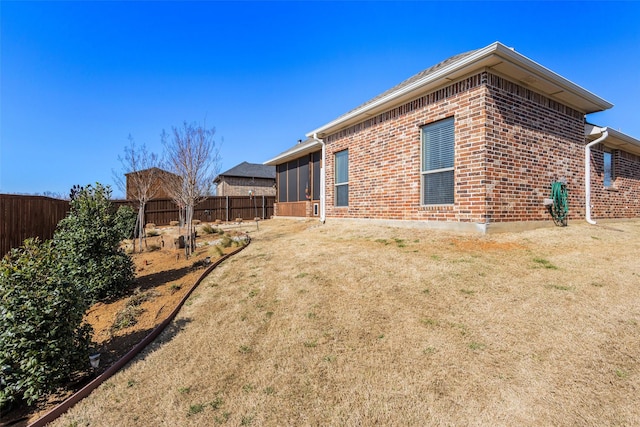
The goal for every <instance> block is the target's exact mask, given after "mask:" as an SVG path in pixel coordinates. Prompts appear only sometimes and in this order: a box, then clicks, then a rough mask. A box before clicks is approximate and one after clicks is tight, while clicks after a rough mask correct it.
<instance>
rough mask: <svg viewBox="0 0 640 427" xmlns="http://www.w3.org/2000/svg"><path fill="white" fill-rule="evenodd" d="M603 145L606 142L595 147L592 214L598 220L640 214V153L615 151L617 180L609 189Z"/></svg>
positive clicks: (592, 178) (592, 167)
mask: <svg viewBox="0 0 640 427" xmlns="http://www.w3.org/2000/svg"><path fill="white" fill-rule="evenodd" d="M605 143H606V140H605ZM603 148H604V147H603V146H602V144H597V145H595V146H594V147H592V148H591V205H592V206H593V207H592V209H591V217H592V218H593V219H595V220H598V219H603V218H634V217H638V216H640V156H636V155H634V154H631V153H627V152H625V151H620V150H612V154H613V162H612V163H613V178H614V180H613V185H612V186H611V187H610V188H605V187H604V177H603V169H604V167H603V151H604V150H603Z"/></svg>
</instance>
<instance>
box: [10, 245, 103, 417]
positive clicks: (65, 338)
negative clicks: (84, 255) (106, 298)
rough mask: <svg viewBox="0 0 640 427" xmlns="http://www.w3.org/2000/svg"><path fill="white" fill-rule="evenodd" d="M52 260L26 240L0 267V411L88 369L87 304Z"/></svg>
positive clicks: (49, 247)
mask: <svg viewBox="0 0 640 427" xmlns="http://www.w3.org/2000/svg"><path fill="white" fill-rule="evenodd" d="M56 258H57V257H56V252H55V251H54V250H53V248H52V245H51V242H45V243H41V242H40V241H38V240H35V239H27V240H25V242H24V246H23V247H21V248H18V249H13V250H12V251H11V252H10V253H9V254H7V256H5V257H4V258H3V259H2V260H1V261H0V408H4V407H8V406H10V405H11V404H14V403H19V402H22V401H24V402H25V403H27V404H32V403H33V402H35V401H36V400H37V399H39V398H40V397H42V396H43V395H44V394H46V393H49V392H51V391H54V390H55V389H56V388H57V387H59V386H61V385H63V384H65V383H66V382H67V381H68V380H69V378H70V377H71V375H72V373H73V372H74V371H76V370H78V369H81V368H82V367H86V365H87V363H88V355H89V343H90V333H91V327H90V326H89V325H86V324H83V323H82V319H83V315H84V313H85V311H86V309H87V308H88V306H87V303H86V299H85V296H84V294H83V292H82V291H81V289H79V288H78V287H76V286H74V285H73V284H72V283H70V282H69V281H68V280H67V278H66V277H65V276H64V273H63V272H62V271H61V269H60V268H59V265H58V262H57V259H56Z"/></svg>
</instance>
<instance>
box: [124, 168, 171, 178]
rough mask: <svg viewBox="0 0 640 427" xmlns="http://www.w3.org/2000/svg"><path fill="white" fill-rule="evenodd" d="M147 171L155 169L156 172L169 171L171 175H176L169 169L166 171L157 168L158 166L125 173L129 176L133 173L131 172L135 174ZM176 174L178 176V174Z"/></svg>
mask: <svg viewBox="0 0 640 427" xmlns="http://www.w3.org/2000/svg"><path fill="white" fill-rule="evenodd" d="M147 171H155V172H160V173H168V174H171V175H175V174H174V173H172V172H169V171H166V170H164V169H160V168H157V167H153V168H149V169H142V170H139V171H135V172H129V173H125V174H124V176H128V175H131V174H134V173H145V172H147ZM176 176H178V175H176Z"/></svg>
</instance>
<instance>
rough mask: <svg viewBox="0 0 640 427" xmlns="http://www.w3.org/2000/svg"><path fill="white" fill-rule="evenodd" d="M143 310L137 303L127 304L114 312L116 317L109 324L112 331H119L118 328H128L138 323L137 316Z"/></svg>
mask: <svg viewBox="0 0 640 427" xmlns="http://www.w3.org/2000/svg"><path fill="white" fill-rule="evenodd" d="M143 311H144V310H143V309H142V307H140V306H137V305H127V306H125V307H124V308H123V309H122V310H120V311H119V312H118V314H116V318H115V320H114V321H113V325H111V330H112V331H119V330H120V329H126V328H130V327H131V326H133V325H135V324H136V323H138V316H140V315H141V314H142V312H143Z"/></svg>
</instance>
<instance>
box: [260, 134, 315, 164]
mask: <svg viewBox="0 0 640 427" xmlns="http://www.w3.org/2000/svg"><path fill="white" fill-rule="evenodd" d="M321 148H322V144H320V142H318V141H316V140H315V139H307V140H306V141H304V142H302V141H299V142H298V143H297V144H296V145H294V146H293V147H291V148H289V149H288V150H286V151H283V152H282V153H280V154H278V155H277V156H275V157H274V158H273V159H271V160H267V161H266V162H264V164H265V165H271V166H275V165H279V164H282V163H285V162H288V161H289V160H294V159H297V158H299V157H301V156H304V155H305V154H311V153H313V152H315V151H318V150H320V149H321Z"/></svg>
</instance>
